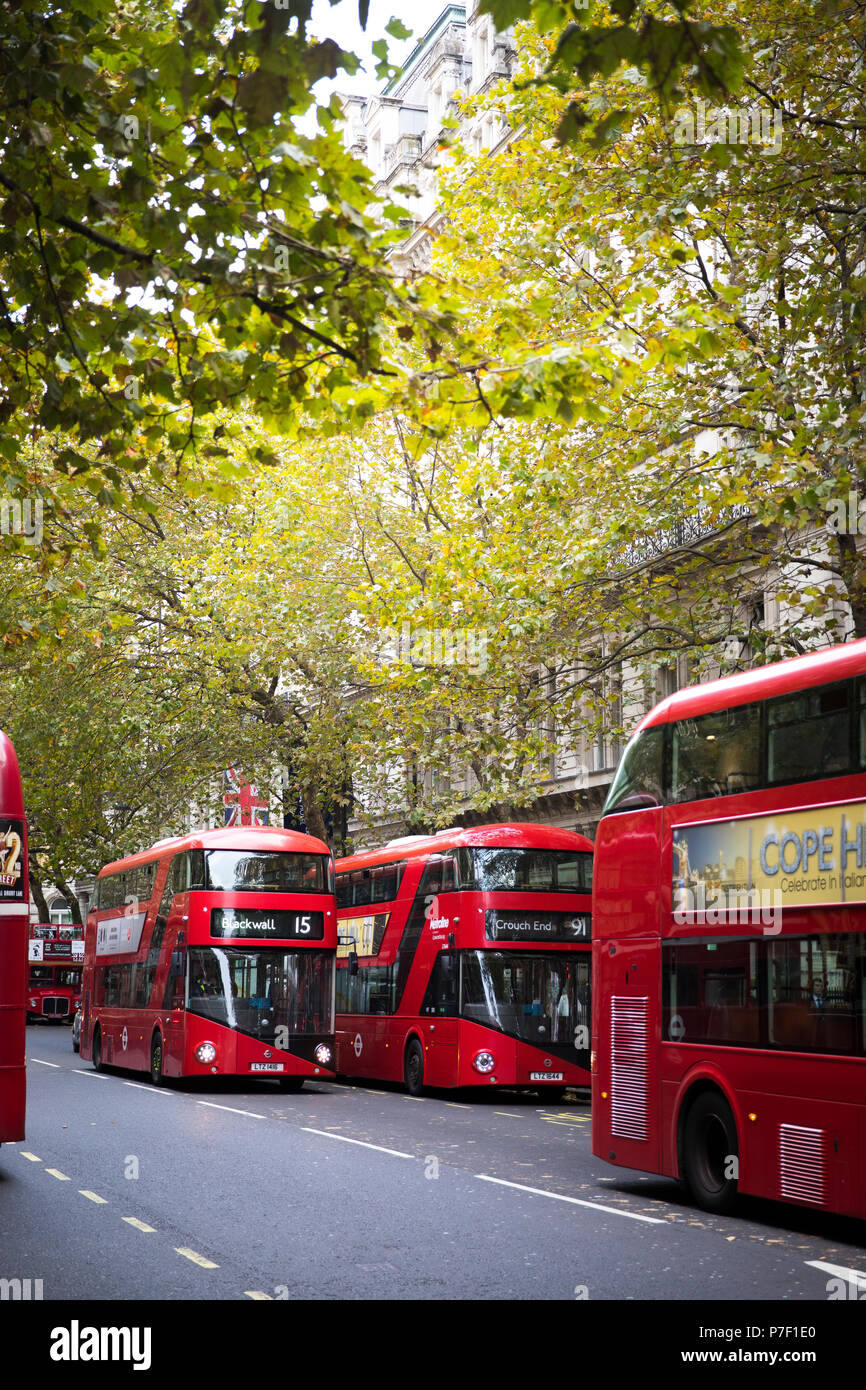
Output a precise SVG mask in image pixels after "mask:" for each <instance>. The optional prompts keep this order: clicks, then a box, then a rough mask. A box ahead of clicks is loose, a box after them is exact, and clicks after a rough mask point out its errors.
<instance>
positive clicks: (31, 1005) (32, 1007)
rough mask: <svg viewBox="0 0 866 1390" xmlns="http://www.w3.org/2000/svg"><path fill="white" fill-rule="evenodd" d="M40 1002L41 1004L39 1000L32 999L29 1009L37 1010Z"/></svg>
mask: <svg viewBox="0 0 866 1390" xmlns="http://www.w3.org/2000/svg"><path fill="white" fill-rule="evenodd" d="M18 998H19V999H20V998H21V996H20V994H19V996H18ZM38 1002H39V1001H38V999H31V1000H30V1003H29V1004H28V1005H27V1007H28V1009H35V1008H36V1006H37V1004H38Z"/></svg>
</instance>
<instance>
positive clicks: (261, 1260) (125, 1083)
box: [0, 1025, 866, 1302]
mask: <svg viewBox="0 0 866 1390" xmlns="http://www.w3.org/2000/svg"><path fill="white" fill-rule="evenodd" d="M28 1058H29V1061H28V1087H29V1090H28V1120H27V1138H26V1140H25V1141H23V1142H22V1143H19V1144H11V1145H4V1146H3V1148H2V1150H0V1280H3V1279H6V1280H11V1279H28V1278H29V1279H30V1280H31V1281H36V1280H41V1281H42V1284H41V1291H42V1297H43V1298H44V1299H46V1300H48V1299H63V1300H81V1299H110V1300H121V1299H122V1300H139V1299H157V1300H178V1299H208V1300H215V1299H220V1300H222V1299H229V1300H231V1299H239V1300H257V1299H271V1300H283V1299H292V1300H295V1299H318V1300H361V1299H398V1298H399V1299H409V1300H420V1299H466V1300H468V1299H473V1300H477V1299H482V1300H499V1299H518V1300H554V1299H556V1300H563V1299H564V1300H578V1301H582V1300H584V1299H588V1300H590V1301H597V1300H624V1299H635V1300H646V1299H649V1300H665V1301H678V1300H696V1299H707V1300H719V1301H724V1300H740V1299H749V1300H754V1301H758V1302H760V1301H775V1300H783V1299H784V1300H821V1301H826V1300H827V1297H828V1292H827V1290H828V1281H829V1280H830V1279H831V1278H838V1277H840V1275H839V1274H837V1273H836V1271H838V1270H842V1271H851V1275H850V1278H851V1279H852V1280H853V1287H854V1288H857V1289H861V1290H862V1291H863V1292H866V1228H864V1227H863V1226H862V1225H859V1224H857V1223H854V1222H850V1221H845V1220H843V1219H841V1218H838V1217H828V1216H825V1215H822V1214H819V1213H815V1212H809V1211H805V1210H800V1209H797V1208H793V1207H788V1206H783V1205H776V1204H772V1203H766V1202H758V1201H755V1200H744V1202H743V1204H742V1209H741V1211H740V1212H738V1214H737V1215H736V1216H735V1217H724V1218H719V1217H712V1216H707V1215H706V1214H704V1213H702V1212H699V1211H697V1210H695V1209H694V1208H693V1207H691V1206H690V1205H689V1204H688V1203H687V1202H686V1200H685V1198H684V1197H683V1196H682V1194H681V1193H680V1190H679V1188H678V1187H677V1185H676V1184H674V1183H671V1182H668V1181H666V1180H661V1179H657V1178H647V1177H646V1176H644V1175H641V1174H636V1173H630V1172H627V1171H624V1170H622V1169H613V1168H609V1167H607V1166H606V1165H605V1164H604V1163H602V1162H601V1161H600V1160H598V1159H596V1158H594V1157H593V1156H592V1154H591V1152H590V1134H589V1105H588V1100H587V1099H585V1098H581V1097H577V1096H570V1097H569V1098H568V1099H567V1100H566V1101H565V1102H563V1103H562V1104H556V1105H545V1104H543V1103H542V1101H541V1100H540V1099H539V1098H538V1097H537V1096H536V1095H534V1094H533V1095H520V1094H517V1093H513V1092H512V1093H509V1092H504V1091H503V1092H485V1093H483V1095H482V1096H481V1097H480V1098H478V1099H471V1100H467V1098H466V1097H465V1096H464V1095H460V1094H458V1095H451V1094H448V1093H436V1094H434V1095H430V1096H428V1097H424V1098H421V1099H411V1098H410V1097H408V1096H406V1095H404V1094H402V1093H401V1092H400V1091H399V1090H398V1089H397V1088H395V1087H386V1086H380V1085H375V1084H370V1085H368V1086H362V1085H348V1084H345V1085H343V1084H330V1083H328V1084H325V1083H315V1084H313V1083H307V1086H306V1087H305V1089H304V1091H303V1092H302V1093H301V1094H300V1095H297V1096H290V1095H283V1094H282V1093H280V1092H278V1091H277V1090H276V1088H271V1086H270V1085H269V1083H267V1082H255V1083H247V1082H246V1081H245V1080H240V1081H236V1082H232V1081H220V1082H214V1083H207V1084H206V1086H204V1085H202V1084H199V1083H196V1084H193V1083H185V1084H183V1085H181V1086H174V1087H168V1088H165V1089H161V1090H156V1089H154V1088H153V1087H152V1086H151V1085H150V1084H149V1082H147V1081H146V1080H145V1079H144V1078H143V1077H141V1076H138V1075H135V1074H132V1073H127V1072H122V1071H113V1072H109V1073H107V1074H105V1075H97V1074H96V1073H95V1072H94V1071H93V1070H92V1068H91V1066H90V1064H89V1063H83V1062H81V1061H80V1060H79V1058H78V1056H77V1055H76V1054H75V1053H73V1051H72V1047H71V1042H70V1031H69V1029H68V1028H65V1027H62V1028H59V1027H49V1026H45V1025H32V1026H30V1027H29V1028H28ZM844 1277H846V1278H848V1277H849V1276H848V1275H846V1276H844ZM860 1279H862V1284H861V1283H860V1282H859V1280H860Z"/></svg>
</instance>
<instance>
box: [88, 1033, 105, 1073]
mask: <svg viewBox="0 0 866 1390" xmlns="http://www.w3.org/2000/svg"><path fill="white" fill-rule="evenodd" d="M90 1060H91V1063H92V1065H93V1070H94V1071H105V1067H104V1066H103V1062H102V1034H101V1033H100V1031H99V1029H98V1028H94V1030H93V1044H92V1047H91V1052H90Z"/></svg>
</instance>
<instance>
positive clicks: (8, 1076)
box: [0, 907, 27, 1142]
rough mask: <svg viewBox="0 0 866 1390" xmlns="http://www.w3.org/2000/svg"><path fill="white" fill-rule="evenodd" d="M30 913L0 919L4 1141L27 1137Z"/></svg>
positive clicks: (0, 1130)
mask: <svg viewBox="0 0 866 1390" xmlns="http://www.w3.org/2000/svg"><path fill="white" fill-rule="evenodd" d="M26 912H27V909H26V907H22V915H21V916H16V917H13V916H11V915H10V916H8V917H6V916H2V917H0V1142H4V1141H9V1142H14V1141H15V1140H17V1139H23V1138H24V1109H25V1081H24V1077H25V1071H24V1065H25V1064H24V1038H25V1033H24V1026H25V1017H26V1015H25V1010H24V1004H25V1002H26V1001H25V999H23V998H22V993H23V986H24V983H25V982H26V980H27V915H26Z"/></svg>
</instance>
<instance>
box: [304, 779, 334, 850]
mask: <svg viewBox="0 0 866 1390" xmlns="http://www.w3.org/2000/svg"><path fill="white" fill-rule="evenodd" d="M301 801H302V802H303V806H304V823H305V825H306V827H307V834H308V835H315V837H316V839H317V840H325V841H327V839H328V830H327V826H326V825H325V818H324V816H323V815H322V811H321V808H320V806H319V799H318V797H317V796H316V792H315V789H314V787H312V786H311V785H310V783H307V784H306V786H304V787H302V788H301Z"/></svg>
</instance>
